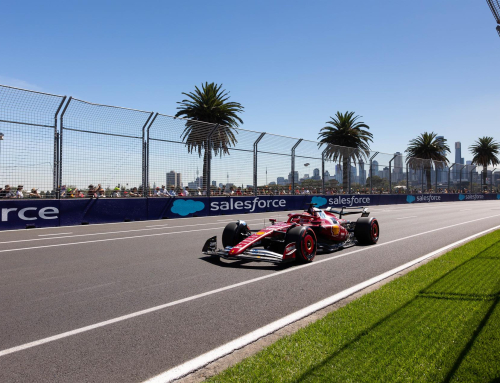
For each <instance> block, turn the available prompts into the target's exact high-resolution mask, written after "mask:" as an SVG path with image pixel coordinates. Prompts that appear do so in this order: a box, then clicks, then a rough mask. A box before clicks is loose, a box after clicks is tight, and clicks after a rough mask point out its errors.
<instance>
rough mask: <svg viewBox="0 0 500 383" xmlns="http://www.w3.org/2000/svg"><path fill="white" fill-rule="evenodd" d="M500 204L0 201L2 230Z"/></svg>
mask: <svg viewBox="0 0 500 383" xmlns="http://www.w3.org/2000/svg"><path fill="white" fill-rule="evenodd" d="M484 200H498V201H499V203H500V194H415V195H406V194H393V195H387V194H380V195H378V194H375V195H374V194H371V195H359V194H354V195H314V196H312V195H299V196H258V197H254V196H252V197H210V198H197V197H194V198H127V199H106V198H93V199H78V200H63V199H62V200H30V199H26V200H7V201H0V209H1V216H0V230H13V229H25V228H34V227H57V226H71V225H81V224H96V223H111V222H124V221H145V220H158V219H170V218H185V217H204V216H217V215H226V214H248V213H262V212H268V211H269V212H272V211H285V210H298V211H300V210H303V209H304V208H305V207H306V204H307V203H311V202H312V203H316V204H317V206H318V207H322V208H326V207H328V206H334V207H342V206H377V205H394V204H415V203H434V202H458V201H484Z"/></svg>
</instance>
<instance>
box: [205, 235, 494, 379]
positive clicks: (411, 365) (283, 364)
mask: <svg viewBox="0 0 500 383" xmlns="http://www.w3.org/2000/svg"><path fill="white" fill-rule="evenodd" d="M499 303H500V230H498V231H495V232H493V233H491V234H488V235H486V236H484V237H481V238H479V239H476V240H474V241H472V242H470V243H468V244H466V245H464V246H462V247H460V248H457V249H455V250H452V251H450V252H449V253H446V254H444V255H443V256H441V257H439V258H437V259H435V260H433V261H431V262H429V263H427V264H425V265H423V266H421V267H419V268H418V269H416V270H414V271H412V272H410V273H408V274H406V275H405V276H402V277H401V278H398V279H396V280H394V281H392V282H390V283H388V284H386V285H384V286H383V287H381V288H380V289H378V290H376V291H374V292H372V293H369V294H367V295H365V296H363V297H361V298H360V299H358V300H356V301H354V302H352V303H350V304H348V305H347V306H345V307H343V308H341V309H339V310H337V311H335V312H332V313H330V314H328V315H327V316H326V317H324V318H323V319H321V320H319V321H317V322H315V323H313V324H311V325H309V326H307V327H306V328H303V329H301V330H299V331H298V332H297V333H295V334H293V335H291V336H287V337H285V338H282V339H280V340H279V341H278V342H276V343H275V344H273V345H271V346H270V347H268V348H266V349H265V350H263V351H261V352H259V353H258V354H256V355H255V356H253V357H250V358H248V359H245V360H244V361H242V362H241V363H238V364H236V365H235V366H233V367H231V368H229V369H227V370H226V371H224V372H223V373H221V374H220V375H217V376H214V377H212V378H211V379H209V382H212V383H213V382H318V381H321V382H387V381H407V382H449V381H453V382H455V381H457V382H500V304H499Z"/></svg>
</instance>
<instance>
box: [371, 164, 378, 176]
mask: <svg viewBox="0 0 500 383" xmlns="http://www.w3.org/2000/svg"><path fill="white" fill-rule="evenodd" d="M372 174H373V176H377V177H378V176H379V174H378V161H373V162H372Z"/></svg>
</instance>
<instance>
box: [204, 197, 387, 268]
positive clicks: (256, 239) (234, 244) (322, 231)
mask: <svg viewBox="0 0 500 383" xmlns="http://www.w3.org/2000/svg"><path fill="white" fill-rule="evenodd" d="M314 205H315V204H309V207H308V209H307V210H306V211H304V212H303V213H299V214H288V220H287V221H286V222H276V219H273V218H271V219H269V221H270V222H271V225H270V226H267V227H265V228H263V229H261V230H250V228H249V227H248V225H247V224H246V222H245V221H241V220H240V221H237V222H232V223H229V224H227V225H226V227H225V229H224V231H223V233H222V246H223V249H217V236H215V237H212V238H209V239H208V240H207V241H206V242H205V245H204V246H203V249H202V252H203V254H207V255H210V256H211V257H214V258H217V260H220V258H224V259H230V260H240V261H241V260H244V261H255V262H272V263H282V262H291V261H295V262H300V263H307V262H311V261H312V260H313V259H314V257H315V256H316V252H317V250H320V251H323V252H332V251H335V250H339V249H344V248H347V247H351V246H354V245H356V244H361V245H372V244H375V243H377V241H378V238H379V234H380V227H379V224H378V221H377V219H375V218H373V217H371V218H370V217H369V214H370V212H369V211H368V209H367V208H364V207H352V208H348V207H342V208H341V209H340V210H334V209H332V208H331V207H328V208H326V209H324V210H322V209H318V208H316V207H314ZM351 214H361V217H360V218H358V219H357V220H356V221H355V222H352V221H349V220H346V219H343V218H342V217H343V216H346V215H351Z"/></svg>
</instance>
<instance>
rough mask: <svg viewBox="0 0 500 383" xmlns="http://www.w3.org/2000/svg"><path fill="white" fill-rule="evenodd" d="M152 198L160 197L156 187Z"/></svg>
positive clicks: (158, 189)
mask: <svg viewBox="0 0 500 383" xmlns="http://www.w3.org/2000/svg"><path fill="white" fill-rule="evenodd" d="M153 197H161V190H160V188H159V187H158V186H157V187H156V189H155V191H154V193H153Z"/></svg>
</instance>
